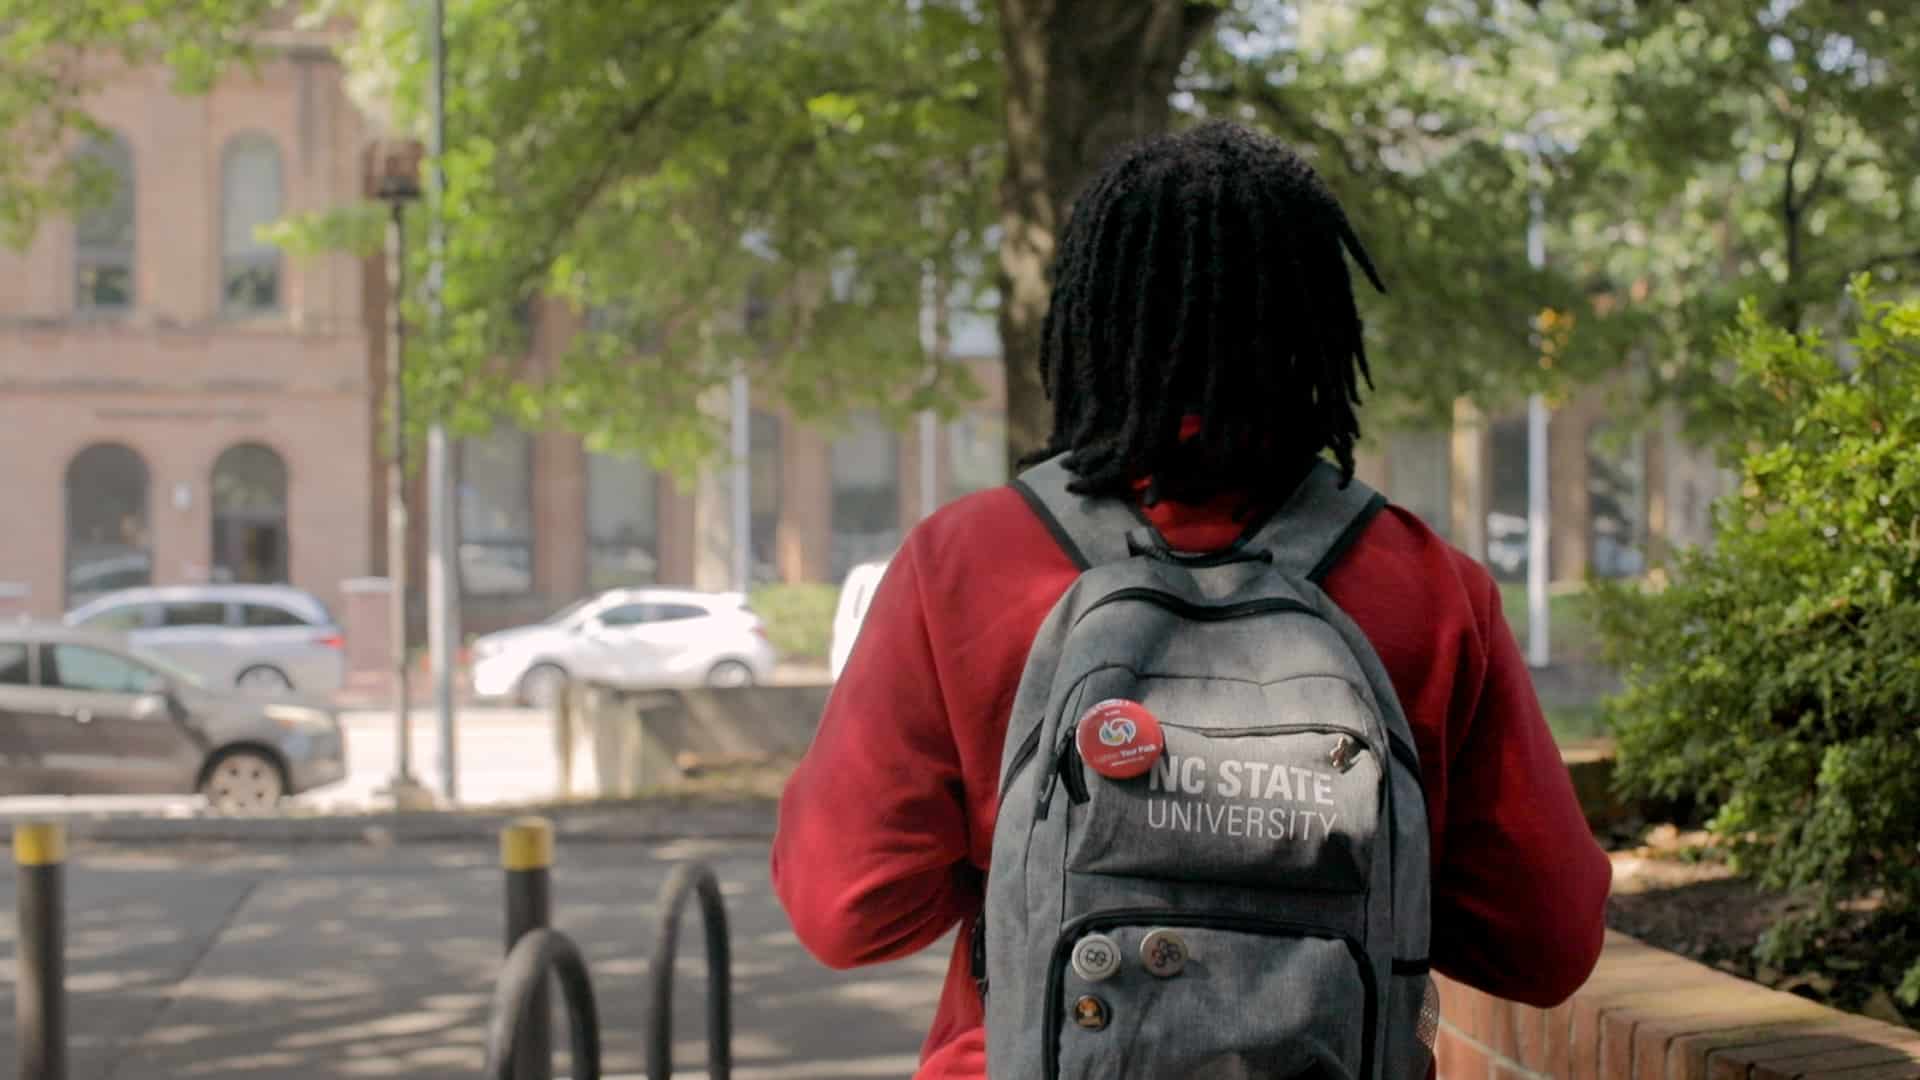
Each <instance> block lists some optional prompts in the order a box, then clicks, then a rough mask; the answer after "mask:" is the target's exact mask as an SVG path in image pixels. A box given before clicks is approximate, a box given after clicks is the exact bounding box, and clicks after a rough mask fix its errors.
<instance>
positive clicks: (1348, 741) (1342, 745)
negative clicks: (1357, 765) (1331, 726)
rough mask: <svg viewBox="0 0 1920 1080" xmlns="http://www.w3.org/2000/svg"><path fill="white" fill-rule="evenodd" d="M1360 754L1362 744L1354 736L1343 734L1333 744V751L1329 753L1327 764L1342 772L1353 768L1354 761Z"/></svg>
mask: <svg viewBox="0 0 1920 1080" xmlns="http://www.w3.org/2000/svg"><path fill="white" fill-rule="evenodd" d="M1359 756H1360V744H1359V743H1358V742H1356V741H1355V740H1354V738H1353V736H1351V735H1342V736H1340V741H1339V742H1336V743H1334V744H1333V750H1332V752H1330V753H1328V754H1327V764H1329V765H1332V766H1333V767H1334V768H1336V769H1339V770H1340V771H1341V772H1346V771H1347V770H1348V769H1351V768H1353V763H1354V761H1355V760H1357V759H1358V758H1359Z"/></svg>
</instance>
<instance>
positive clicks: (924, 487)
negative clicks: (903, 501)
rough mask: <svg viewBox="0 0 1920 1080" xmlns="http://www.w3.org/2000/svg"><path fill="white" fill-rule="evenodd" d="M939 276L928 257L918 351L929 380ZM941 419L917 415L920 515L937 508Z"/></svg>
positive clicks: (936, 355) (937, 329) (934, 360)
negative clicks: (918, 416) (918, 419)
mask: <svg viewBox="0 0 1920 1080" xmlns="http://www.w3.org/2000/svg"><path fill="white" fill-rule="evenodd" d="M939 282H940V276H939V274H937V273H936V272H935V271H934V269H933V262H932V261H931V260H929V261H928V262H927V264H926V266H924V267H923V268H922V269H921V271H920V352H921V355H922V356H925V357H926V358H927V377H928V378H929V379H931V378H932V377H933V376H934V374H935V372H936V371H937V369H938V365H939V363H940V349H941V345H942V344H943V342H942V340H941V339H942V337H943V335H942V333H941V331H942V329H943V327H942V326H941V315H942V309H941V305H940V302H939V296H940V293H939V289H940V284H939ZM939 461H940V418H939V417H938V416H936V415H935V414H934V412H933V410H931V409H928V410H925V411H923V412H922V413H921V414H920V518H921V520H922V521H924V520H926V519H927V518H930V517H932V516H933V512H934V511H935V510H938V509H939V508H940V493H939V485H940V467H939Z"/></svg>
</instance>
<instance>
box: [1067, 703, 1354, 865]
mask: <svg viewBox="0 0 1920 1080" xmlns="http://www.w3.org/2000/svg"><path fill="white" fill-rule="evenodd" d="M1315 681H1319V682H1333V681H1335V680H1315ZM1343 689H1344V687H1343ZM1346 692H1347V693H1349V694H1350V693H1351V691H1346ZM1362 727H1363V725H1361V724H1358V723H1354V724H1351V725H1348V724H1342V723H1326V722H1319V723H1316V722H1311V721H1303V722H1298V723H1287V724H1268V725H1262V726H1258V727H1250V728H1209V727H1201V726H1196V725H1193V724H1189V723H1186V722H1182V721H1177V720H1175V719H1173V718H1172V715H1162V718H1161V731H1162V734H1163V735H1164V739H1165V751H1164V753H1163V754H1162V755H1161V757H1160V759H1159V760H1158V761H1157V762H1155V764H1154V767H1153V769H1152V770H1151V771H1150V772H1148V773H1147V774H1146V775H1144V776H1139V777H1134V778H1132V779H1128V780H1111V779H1108V778H1106V777H1103V776H1100V775H1099V774H1097V773H1092V772H1091V771H1090V770H1088V769H1087V768H1086V767H1085V766H1084V765H1083V764H1082V763H1081V762H1080V760H1079V755H1078V752H1077V751H1076V750H1075V748H1074V746H1073V744H1072V743H1071V742H1069V743H1068V744H1067V745H1066V746H1065V747H1063V748H1062V750H1061V760H1060V763H1059V768H1060V770H1061V776H1062V779H1063V780H1064V781H1065V786H1066V788H1067V790H1068V793H1069V795H1070V797H1071V798H1072V802H1073V808H1072V812H1071V814H1072V816H1071V818H1070V821H1071V825H1070V827H1069V830H1068V848H1067V867H1068V869H1070V870H1075V871H1080V872H1083V873H1095V874H1117V875H1128V876H1136V877H1145V878H1158V879H1162V880H1167V881H1183V882H1192V883H1200V884H1226V885H1243V886H1252V887H1256V888H1279V889H1292V890H1299V891H1314V892H1359V891H1361V890H1364V889H1365V888H1366V886H1367V881H1368V873H1369V870H1370V868H1371V866H1372V857H1373V851H1372V845H1373V837H1374V833H1375V831H1376V828H1377V826H1378V823H1379V815H1380V801H1381V775H1382V773H1381V768H1382V762H1381V760H1380V758H1379V756H1378V754H1377V753H1376V751H1375V749H1374V747H1373V746H1372V745H1371V743H1370V742H1369V740H1367V738H1366V737H1365V736H1364V735H1363V734H1361V730H1360V729H1361V728H1362Z"/></svg>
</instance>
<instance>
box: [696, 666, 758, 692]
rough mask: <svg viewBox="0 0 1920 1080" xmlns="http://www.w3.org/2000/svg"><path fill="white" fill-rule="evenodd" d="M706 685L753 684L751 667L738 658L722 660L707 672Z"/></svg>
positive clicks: (730, 685) (738, 685) (731, 685)
mask: <svg viewBox="0 0 1920 1080" xmlns="http://www.w3.org/2000/svg"><path fill="white" fill-rule="evenodd" d="M707 685H708V686H720V687H740V686H752V685H753V669H752V668H750V667H748V666H747V665H745V664H743V663H741V662H740V661H738V660H722V661H720V662H719V663H717V664H715V665H713V670H712V671H709V672H707Z"/></svg>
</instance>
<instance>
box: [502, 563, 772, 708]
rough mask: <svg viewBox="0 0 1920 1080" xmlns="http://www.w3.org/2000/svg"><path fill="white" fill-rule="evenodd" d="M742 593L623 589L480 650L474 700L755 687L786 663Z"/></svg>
mask: <svg viewBox="0 0 1920 1080" xmlns="http://www.w3.org/2000/svg"><path fill="white" fill-rule="evenodd" d="M776 659H777V658H776V656H775V654H774V650H773V646H772V645H771V644H770V643H769V642H768V641H767V635H766V628H765V626H764V625H763V624H762V623H761V621H760V617H759V616H757V615H755V614H754V613H753V612H752V611H751V610H749V609H748V607H747V599H746V597H745V596H743V595H741V594H740V593H704V592H693V591H690V590H685V589H659V588H648V589H615V590H613V591H611V592H604V593H601V594H599V595H598V596H592V597H589V598H587V599H585V600H581V601H579V602H577V603H575V604H572V605H570V606H568V607H566V608H563V609H561V610H560V611H559V612H558V613H556V614H555V615H554V616H552V617H551V618H549V619H548V620H547V621H546V622H543V623H538V624H536V625H533V626H522V627H516V628H515V629H512V630H502V631H500V632H498V633H494V634H487V635H485V636H484V637H481V638H478V639H476V640H475V641H474V643H473V692H474V694H475V695H477V696H479V697H482V698H511V699H514V700H517V701H519V702H520V703H521V704H523V705H532V706H537V707H540V708H546V707H549V706H551V705H552V704H553V703H554V702H555V701H556V700H558V699H559V696H560V694H561V693H562V692H563V691H565V689H566V687H567V685H568V684H569V683H570V682H571V681H572V680H573V679H576V678H583V679H593V680H596V681H600V682H610V683H615V684H618V685H621V686H634V687H653V686H701V685H706V686H751V685H753V684H755V683H758V682H764V681H766V680H767V679H770V678H772V677H773V669H774V664H775V662H776Z"/></svg>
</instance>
